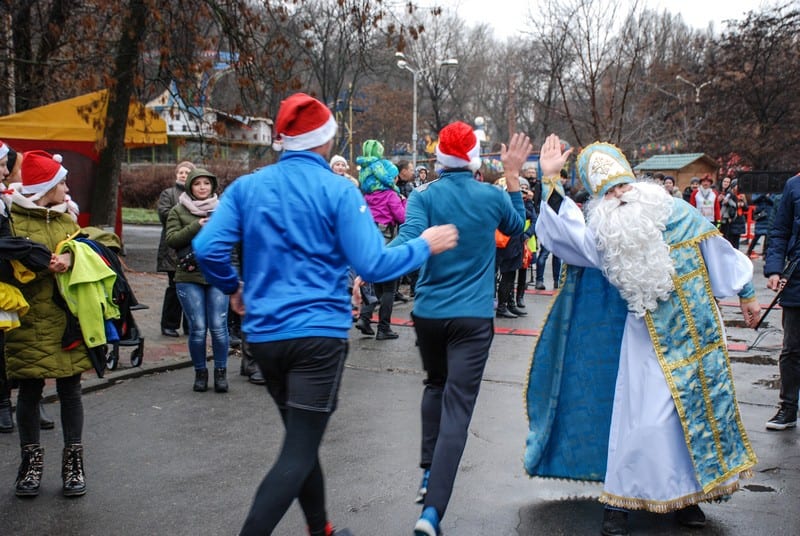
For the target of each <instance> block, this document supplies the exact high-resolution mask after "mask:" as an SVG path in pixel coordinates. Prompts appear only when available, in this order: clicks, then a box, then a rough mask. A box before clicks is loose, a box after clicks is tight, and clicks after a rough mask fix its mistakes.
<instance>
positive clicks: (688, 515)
mask: <svg viewBox="0 0 800 536" xmlns="http://www.w3.org/2000/svg"><path fill="white" fill-rule="evenodd" d="M675 519H677V520H678V523H680V524H681V525H683V526H684V527H692V528H695V529H699V528H703V527H705V526H706V515H705V514H704V513H703V511H702V510H701V509H700V507H699V506H697V505H696V504H693V505H691V506H687V507H686V508H681V509H680V510H678V511H677V512H675Z"/></svg>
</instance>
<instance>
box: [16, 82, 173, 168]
mask: <svg viewBox="0 0 800 536" xmlns="http://www.w3.org/2000/svg"><path fill="white" fill-rule="evenodd" d="M107 109H108V90H105V89H104V90H101V91H95V92H94V93H87V94H86V95H81V96H80V97H74V98H72V99H67V100H63V101H59V102H54V103H53V104H46V105H44V106H40V107H38V108H32V109H30V110H25V111H24V112H20V113H17V114H12V115H7V116H4V117H0V139H2V140H6V141H8V140H31V141H33V140H36V141H41V142H48V141H65V142H75V143H80V142H83V143H87V142H88V143H91V144H93V145H96V144H97V143H98V142H99V141H100V139H101V138H102V136H103V130H104V128H105V120H106V110H107ZM166 143H167V124H166V122H165V121H164V120H163V119H161V117H159V115H158V114H156V113H155V112H153V111H151V110H148V109H147V108H145V107H144V105H143V104H142V103H140V102H132V103H131V104H130V106H129V108H128V126H127V128H126V129H125V146H126V147H131V146H142V145H164V144H166ZM12 147H13V145H12ZM38 148H41V147H38ZM15 150H16V148H15ZM26 150H27V149H26ZM93 150H94V148H93ZM95 152H96V151H95ZM87 156H88V155H87ZM95 158H96V157H95Z"/></svg>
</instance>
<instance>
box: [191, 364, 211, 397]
mask: <svg viewBox="0 0 800 536" xmlns="http://www.w3.org/2000/svg"><path fill="white" fill-rule="evenodd" d="M207 389H208V369H200V370H197V369H195V371H194V390H195V391H197V392H198V393H204V392H205V391H206V390H207Z"/></svg>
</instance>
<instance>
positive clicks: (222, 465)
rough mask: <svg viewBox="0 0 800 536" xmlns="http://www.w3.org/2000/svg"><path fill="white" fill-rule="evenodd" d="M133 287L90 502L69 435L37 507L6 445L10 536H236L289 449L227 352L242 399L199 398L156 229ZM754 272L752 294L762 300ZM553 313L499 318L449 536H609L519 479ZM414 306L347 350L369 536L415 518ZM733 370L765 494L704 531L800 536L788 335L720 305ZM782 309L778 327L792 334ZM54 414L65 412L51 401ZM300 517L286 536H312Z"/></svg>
mask: <svg viewBox="0 0 800 536" xmlns="http://www.w3.org/2000/svg"><path fill="white" fill-rule="evenodd" d="M125 239H126V249H127V253H128V256H127V257H126V259H125V260H126V262H127V264H128V266H129V268H130V269H131V271H130V272H129V279H130V281H131V284H132V285H133V287H134V290H135V292H136V294H137V297H138V298H139V300H140V301H141V302H143V303H145V304H148V305H149V306H150V309H149V310H144V311H138V312H136V313H135V317H136V321H137V325H138V326H139V328H140V330H141V331H142V333H143V334H144V337H145V342H144V347H145V353H144V363H143V365H142V367H139V368H131V367H130V363H129V360H128V355H127V354H128V353H129V349H124V350H123V352H122V360H121V362H120V366H119V368H118V369H117V370H115V371H109V372H108V373H107V375H106V378H104V379H103V380H99V379H97V378H96V377H95V375H94V374H93V373H92V374H87V375H86V377H85V381H84V386H85V388H86V391H87V394H86V396H85V397H84V404H85V407H86V430H85V444H86V467H87V474H88V477H87V478H88V485H89V493H88V494H87V495H86V496H85V497H83V498H81V499H77V500H67V499H64V498H63V497H61V495H60V476H59V469H58V464H59V461H60V460H59V458H60V448H61V438H60V426H57V427H56V430H53V431H43V432H42V443H43V444H44V446H45V449H46V455H45V476H44V483H43V487H42V493H41V495H40V496H39V497H38V498H36V499H33V500H19V499H17V498H16V497H15V496H14V494H13V489H12V488H13V481H14V477H15V474H16V467H17V464H18V457H17V452H18V451H17V449H18V443H17V442H18V437H17V434H16V433H14V434H0V450H2V451H4V452H6V453H7V456H5V457H3V459H0V527H2V529H0V534H14V535H39V534H70V535H110V534H114V535H117V534H118V535H142V534H147V535H150V534H153V535H161V534H165V535H166V534H170V535H183V534H185V535H206V534H207V535H226V534H236V533H237V531H238V529H239V527H240V526H241V522H242V519H243V517H244V515H245V513H246V511H247V508H248V506H249V502H250V500H251V498H252V494H253V491H254V489H255V487H256V486H257V485H258V483H259V482H260V479H261V478H262V477H263V475H264V473H265V472H266V470H267V469H268V467H269V466H270V464H271V462H272V460H273V459H274V456H275V453H276V452H277V449H278V448H279V445H280V441H281V427H280V424H279V422H278V417H277V414H276V412H275V410H274V408H273V407H272V405H271V402H270V401H269V399H268V397H267V395H266V392H265V391H264V389H263V388H262V387H258V386H254V385H251V384H249V383H247V382H246V381H245V379H244V378H243V377H240V376H238V375H237V374H236V371H237V370H238V365H239V358H238V355H237V353H236V352H234V353H232V354H231V362H230V369H231V391H230V392H229V393H227V394H224V395H219V394H215V393H212V392H208V393H194V392H192V391H191V382H192V378H193V373H192V370H191V368H189V359H188V353H187V350H186V339H185V338H183V337H181V338H180V339H170V338H167V337H163V336H162V335H161V334H160V330H159V314H160V303H161V296H162V294H163V288H164V285H165V283H166V278H165V277H163V276H162V275H161V274H155V273H152V272H149V270H152V269H153V267H154V265H155V256H154V250H155V244H156V243H157V239H158V229H156V228H141V227H136V228H126V229H125ZM756 264H757V278H756V284H757V286H758V288H759V293H758V294H759V298H760V301H761V302H762V303H768V302H769V300H770V299H771V293H770V292H769V291H768V290H766V289H764V288H763V287H764V281H763V278H762V277H760V274H759V273H758V270H760V266H761V265H760V262H759V261H756ZM549 301H550V295H549V293H548V294H532V293H531V294H529V295H528V298H527V302H528V310H529V311H530V312H531V314H530V315H529V316H528V317H527V318H524V319H516V320H501V321H498V322H497V328H498V335H497V336H496V338H495V343H494V345H493V349H492V355H491V358H490V361H489V364H488V366H487V370H486V375H485V378H484V382H483V385H482V391H481V396H480V398H479V400H478V406H477V409H476V412H475V417H474V419H473V422H472V425H471V426H470V439H469V442H468V444H467V448H466V451H465V453H464V458H463V461H462V464H461V468H460V471H459V476H458V480H457V482H456V491H455V493H454V495H453V499H452V502H451V505H450V509H449V511H448V513H447V516H446V518H445V520H444V524H443V528H444V531H445V533H446V534H449V535H451V536H452V535H457V536H485V535H517V534H520V535H533V534H549V535H550V534H552V535H583V534H598V533H599V529H598V527H599V519H600V516H601V513H602V508H601V507H600V506H599V505H598V504H597V502H596V501H595V500H594V499H593V497H595V496H596V493H597V490H598V488H597V487H593V486H585V485H578V484H574V483H567V482H560V481H542V480H531V479H529V478H528V477H526V476H525V474H524V471H523V469H522V462H521V459H522V454H523V448H524V439H525V432H526V429H527V423H526V420H525V412H524V405H523V397H522V395H523V389H524V378H525V374H526V371H527V368H528V365H529V360H530V354H531V350H532V348H533V344H534V342H535V334H536V333H537V330H538V328H540V326H541V322H542V318H543V315H544V313H545V311H546V310H547V306H548V304H549ZM410 310H411V305H410V304H397V305H396V308H395V317H396V322H397V326H396V328H395V329H396V330H397V331H398V332H399V333H400V335H401V337H400V338H399V339H398V340H395V341H375V340H373V339H369V338H363V337H360V334H359V333H358V332H356V331H355V330H353V333H351V351H350V356H349V359H348V370H347V371H346V374H345V378H344V382H343V385H342V391H341V396H340V409H339V411H337V413H336V414H335V415H334V417H333V420H332V423H331V426H330V428H329V431H328V433H327V435H326V438H325V442H324V444H323V448H322V452H321V457H322V461H323V465H324V467H325V472H326V479H327V487H328V500H329V512H330V517H331V518H332V519H333V520H334V521H335V522H336V523H337V524H338V525H340V526H349V527H350V528H351V529H352V530H353V531H354V532H355V534H358V535H381V536H394V535H408V534H410V533H411V528H412V526H413V522H414V520H415V519H416V517H417V515H418V514H419V508H418V507H417V505H415V504H413V502H412V501H413V495H414V492H415V488H416V485H417V483H418V478H419V471H418V469H417V468H416V460H417V454H418V442H419V423H418V420H419V409H418V404H419V397H420V393H421V386H422V383H421V382H422V372H421V370H420V364H419V358H418V355H417V353H416V350H415V348H414V338H413V329H412V328H410V327H408V326H407V320H408V314H409V312H410ZM723 311H724V313H725V318H726V324H727V325H728V328H729V329H728V332H729V342H730V343H731V347H732V349H733V350H732V352H731V357H732V361H733V371H734V375H735V377H736V380H737V396H738V398H739V401H740V405H741V410H742V416H743V419H744V422H745V426H746V427H747V429H748V432H749V434H750V440H751V442H752V444H753V447H754V449H755V451H756V453H757V455H758V456H759V464H758V466H757V467H756V470H755V475H754V478H753V479H752V480H749V481H747V482H746V483H745V485H746V487H745V489H744V490H743V491H742V492H740V493H737V494H735V495H734V496H733V497H732V499H731V500H730V501H729V502H728V503H725V504H712V505H708V506H706V507H704V509H705V510H706V512H707V514H708V517H709V526H708V527H707V528H706V529H705V530H704V531H702V534H706V535H730V536H732V535H736V536H739V535H742V536H744V535H748V536H749V535H752V534H758V535H781V536H782V535H787V536H788V535H795V534H798V532H800V529H799V528H798V527H800V511H798V509H797V497H798V495H800V448H799V447H800V433H798V432H797V431H790V432H785V433H774V432H767V431H765V430H764V427H763V425H764V422H765V421H766V420H767V419H768V418H769V417H771V416H772V414H773V412H774V405H775V401H776V399H777V390H776V389H777V384H776V379H777V366H776V362H777V361H776V359H777V351H778V350H777V349H778V348H779V345H780V333H779V332H778V333H771V334H768V335H767V336H766V337H765V338H763V339H762V340H761V341H760V342H759V344H758V347H755V348H749V346H750V345H751V344H752V343H753V341H754V340H755V335H756V334H755V333H754V332H753V331H752V330H748V329H744V328H742V327H740V324H739V323H738V318H739V315H737V314H736V313H737V309H736V308H735V307H733V306H731V305H729V304H727V302H725V303H724V304H723ZM779 319H780V312H779V311H777V312H773V313H772V314H771V315H770V317H769V320H768V325H767V326H766V328H768V329H769V328H770V327H772V328H774V327H775V326H779ZM47 394H48V395H49V396H48V401H49V403H48V405H47V407H48V410H49V412H50V414H51V415H52V416H57V415H58V403H57V402H56V401H52V400H53V399H54V396H53V389H52V387H48V389H47ZM302 526H303V522H302V516H301V514H300V512H299V509H298V508H297V507H296V506H294V507H292V509H291V510H290V512H289V514H288V515H287V517H286V518H285V519H284V521H283V522H282V524H281V525H280V526H279V527H278V529H277V530H276V531H275V534H276V535H278V536H289V535H291V536H295V535H298V534H303V530H302ZM631 528H632V529H633V530H634V533H635V534H648V535H672V534H698V532H697V531H687V530H683V529H680V528H678V527H677V526H676V525H675V524H674V523H673V521H672V519H671V517H670V516H655V515H649V514H634V515H633V517H632V520H631Z"/></svg>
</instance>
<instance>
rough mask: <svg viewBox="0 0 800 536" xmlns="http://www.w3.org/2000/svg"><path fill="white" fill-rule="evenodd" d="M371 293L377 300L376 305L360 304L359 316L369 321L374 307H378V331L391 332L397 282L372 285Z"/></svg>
mask: <svg viewBox="0 0 800 536" xmlns="http://www.w3.org/2000/svg"><path fill="white" fill-rule="evenodd" d="M372 288H373V291H374V292H375V296H376V297H377V298H378V303H373V304H362V305H361V310H360V311H359V313H358V314H359V316H361V317H363V318H366V319H370V318H372V313H373V312H374V311H375V307H377V306H379V307H380V309H379V310H378V331H383V332H386V331H391V329H392V311H393V310H394V293H395V291H396V290H397V280H395V281H386V282H384V283H373V284H372Z"/></svg>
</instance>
